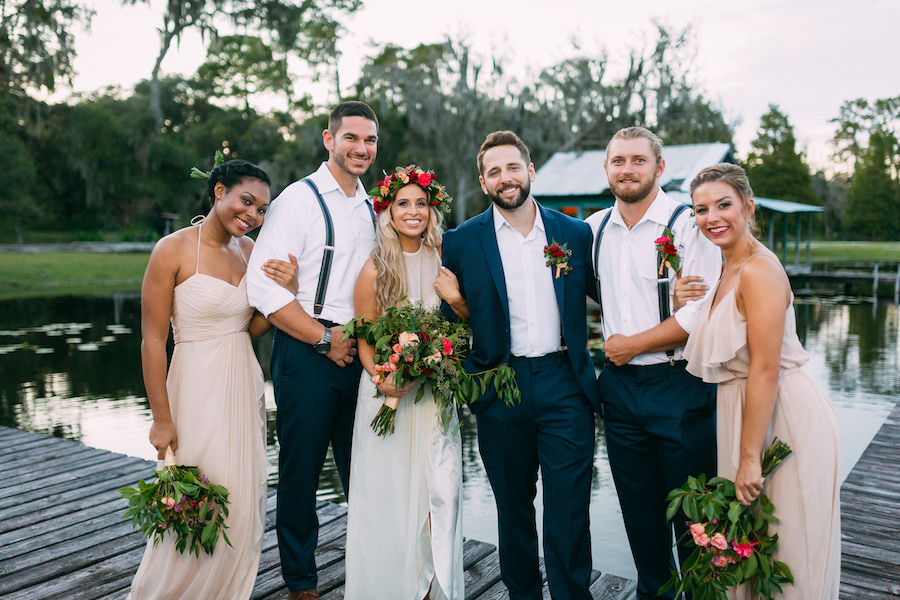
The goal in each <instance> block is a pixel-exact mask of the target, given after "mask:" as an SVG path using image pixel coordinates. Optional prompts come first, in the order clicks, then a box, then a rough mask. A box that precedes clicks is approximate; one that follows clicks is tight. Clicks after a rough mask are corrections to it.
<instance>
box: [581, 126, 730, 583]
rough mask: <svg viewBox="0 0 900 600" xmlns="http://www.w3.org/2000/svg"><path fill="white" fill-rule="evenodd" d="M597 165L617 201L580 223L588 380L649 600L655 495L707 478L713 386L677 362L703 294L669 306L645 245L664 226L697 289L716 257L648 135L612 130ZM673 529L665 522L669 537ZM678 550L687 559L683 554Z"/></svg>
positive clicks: (660, 525)
mask: <svg viewBox="0 0 900 600" xmlns="http://www.w3.org/2000/svg"><path fill="white" fill-rule="evenodd" d="M604 166H605V169H606V174H607V178H608V179H609V187H610V189H611V190H612V192H613V194H614V195H615V197H616V202H615V204H614V205H613V206H612V207H611V208H609V209H606V210H604V211H600V212H598V213H595V214H593V215H591V216H590V217H589V218H588V219H587V222H588V224H590V225H591V229H592V231H593V234H594V248H593V251H594V269H595V275H596V277H597V280H598V283H599V287H600V296H601V308H602V325H603V337H604V339H605V343H604V346H603V349H604V352H605V354H606V359H607V362H606V365H605V366H604V368H603V371H602V372H601V373H600V376H599V378H598V381H597V384H598V390H599V392H600V403H601V406H602V414H603V421H604V426H605V430H606V444H607V449H608V454H609V462H610V467H611V470H612V474H613V479H614V481H615V483H616V490H617V492H618V495H619V502H620V504H621V507H622V515H623V517H624V520H625V530H626V532H627V534H628V541H629V544H630V545H631V551H632V554H633V555H634V561H635V565H636V567H637V571H638V590H637V597H638V599H639V600H649V599H651V598H656V597H657V595H656V594H657V592H658V591H659V588H660V587H661V586H662V585H663V583H665V581H666V580H667V579H668V578H669V575H670V571H669V569H670V568H674V567H675V562H674V557H673V553H672V526H671V524H669V523H667V522H666V516H665V512H666V506H667V505H666V501H665V498H666V495H667V494H668V492H669V490H671V489H673V488H675V487H679V486H681V485H682V484H683V483H684V481H685V479H687V476H688V475H698V474H700V473H706V474H707V475H708V476H710V477H712V476H713V475H714V474H715V471H716V429H715V401H716V395H715V387H714V386H711V385H708V384H705V383H703V382H702V381H701V380H699V379H697V378H695V377H694V376H692V375H690V374H689V373H687V372H686V371H685V364H686V363H685V361H684V360H683V359H682V348H683V346H684V343H685V341H686V340H687V337H688V334H689V332H690V331H691V328H692V327H693V324H694V321H695V319H696V318H697V315H698V313H699V309H700V306H701V304H702V299H700V300H697V301H692V302H689V303H688V304H687V305H685V306H684V307H682V308H681V309H680V310H678V311H673V310H672V305H671V291H672V288H673V287H674V280H675V277H676V272H675V270H673V269H671V268H668V267H666V266H663V267H662V268H661V267H660V262H661V256H660V252H659V251H658V250H657V245H656V240H657V239H658V238H660V237H662V236H663V232H664V229H665V227H666V226H668V227H669V228H670V230H671V231H672V232H673V237H674V240H673V243H674V246H675V248H676V249H677V250H678V253H679V255H680V257H681V265H680V267H681V268H683V269H684V270H685V271H684V272H685V273H690V274H692V275H699V276H701V277H703V279H704V282H705V283H706V284H707V285H711V284H712V283H714V282H715V281H716V280H717V279H718V277H719V272H720V270H721V265H722V257H721V254H720V252H719V250H718V249H717V248H716V247H715V246H714V245H713V244H712V243H711V242H709V241H708V240H707V239H706V237H704V236H703V235H699V231H698V230H697V227H696V224H695V222H694V219H693V215H692V213H691V211H690V210H689V209H687V207H685V206H683V205H681V204H680V203H679V202H676V201H675V200H672V199H671V198H668V197H667V196H666V194H665V192H663V191H662V189H661V188H660V186H659V178H660V176H661V175H662V173H663V170H664V169H665V161H664V160H663V158H662V144H661V142H660V140H659V138H658V137H656V135H654V134H653V133H652V132H650V131H648V130H647V129H644V128H642V127H629V128H626V129H622V130H620V131H619V132H618V133H616V135H615V136H613V138H612V140H611V141H610V142H609V145H608V146H607V148H606V163H605V165H604ZM684 529H685V526H684V519H680V520H679V519H676V523H675V531H676V533H677V534H679V535H680V534H681V533H682V532H683V531H684ZM679 554H680V555H682V556H683V557H685V558H686V556H687V554H684V553H683V550H682V548H679ZM668 597H670V598H673V597H674V596H673V595H671V593H670V595H669V596H668Z"/></svg>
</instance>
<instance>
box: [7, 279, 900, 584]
mask: <svg viewBox="0 0 900 600" xmlns="http://www.w3.org/2000/svg"><path fill="white" fill-rule="evenodd" d="M795 306H796V309H797V329H798V334H799V335H800V339H801V340H802V341H803V342H804V345H805V346H806V348H807V350H808V351H809V353H810V356H811V360H810V363H809V365H808V368H809V369H810V371H811V372H812V374H813V376H814V377H815V378H816V379H817V380H818V381H819V382H820V383H821V385H822V386H823V387H824V388H826V389H827V392H828V395H829V397H830V399H831V402H832V404H833V406H834V407H835V410H836V411H837V412H838V416H839V419H840V422H841V425H842V451H841V459H842V465H841V471H842V476H844V475H846V473H847V472H849V470H850V468H852V466H853V464H854V463H855V462H856V460H857V458H858V456H859V454H860V453H861V452H862V451H863V450H864V449H865V447H866V445H867V444H868V442H869V440H870V439H871V437H872V436H873V435H874V434H875V432H876V431H877V429H878V428H879V427H880V426H881V423H882V422H883V420H884V418H885V417H886V416H887V414H888V413H889V412H890V410H891V409H892V408H893V406H894V404H895V403H896V399H897V394H898V393H900V374H898V340H900V336H898V330H900V320H898V311H897V307H896V306H894V305H888V304H877V305H873V304H868V303H862V304H861V303H858V302H855V301H852V300H842V299H839V298H838V299H835V298H830V299H824V300H809V299H798V300H797V301H796V303H795ZM139 318H140V317H139V300H138V298H137V297H135V296H115V297H109V298H81V297H79V298H54V299H46V300H33V299H32V300H15V301H5V302H0V374H2V376H0V425H5V426H9V427H16V428H19V429H24V430H28V431H36V432H42V433H47V434H50V435H53V436H57V437H64V438H68V439H72V440H76V441H80V442H82V443H84V444H87V445H90V446H95V447H98V448H104V449H108V450H112V451H114V452H121V453H124V454H129V455H132V456H139V457H142V458H147V459H152V458H154V457H155V451H154V450H153V448H152V447H151V446H150V444H149V442H148V441H147V432H148V429H149V423H150V420H151V417H150V407H149V404H148V402H147V400H146V398H145V396H144V390H143V384H142V380H141V369H140V322H139ZM594 319H596V315H594ZM597 326H598V325H597V323H596V322H592V323H591V328H592V330H596V329H597ZM254 348H255V350H256V352H257V356H258V357H259V358H260V363H261V364H262V367H263V370H264V372H265V373H266V376H267V378H268V363H269V357H270V354H271V338H270V336H264V337H263V338H261V339H259V340H255V341H254ZM266 407H267V420H268V439H267V442H268V457H269V464H270V471H269V481H270V482H271V483H275V482H276V478H277V467H276V465H277V452H278V450H277V443H276V440H275V403H274V398H273V396H272V388H271V384H268V385H267V398H266ZM464 413H465V414H464V415H463V418H462V419H461V430H462V434H463V464H464V472H463V479H464V484H463V498H464V504H463V509H464V520H463V523H464V533H465V535H466V536H467V537H471V538H476V539H480V540H484V541H488V542H492V543H496V541H497V539H496V538H497V534H496V510H495V507H494V501H493V496H492V494H491V492H490V485H489V484H488V481H487V477H486V475H485V473H484V470H483V468H482V466H481V459H480V457H479V456H478V448H477V443H476V441H475V422H474V418H473V417H472V416H471V415H469V414H468V412H466V411H464ZM597 425H598V426H597V437H596V447H597V451H596V454H595V459H594V478H593V483H592V492H591V493H592V501H591V529H592V531H591V532H592V539H593V551H594V565H595V567H596V568H598V569H600V570H601V571H604V572H609V573H615V574H618V575H622V576H627V577H633V576H634V567H633V564H632V563H631V559H630V554H629V552H628V551H627V546H626V543H625V533H624V528H623V526H622V522H621V513H620V510H619V506H618V502H617V500H616V496H615V491H614V489H613V484H612V477H611V475H610V472H609V464H608V462H607V459H606V447H605V444H604V440H603V435H602V428H601V427H600V423H599V422H598V423H597ZM319 496H320V497H321V498H322V499H327V500H334V501H343V500H344V498H343V493H342V491H341V487H340V483H339V480H338V477H337V473H336V472H335V471H334V469H333V468H331V467H328V468H326V470H325V472H324V473H323V474H322V479H321V482H320V489H319ZM540 505H541V502H540V498H539V499H538V502H537V507H538V514H540Z"/></svg>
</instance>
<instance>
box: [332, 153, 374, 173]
mask: <svg viewBox="0 0 900 600" xmlns="http://www.w3.org/2000/svg"><path fill="white" fill-rule="evenodd" d="M332 156H333V157H334V163H335V164H336V165H337V166H338V167H339V168H340V169H341V170H342V171H344V172H346V173H348V174H350V175H352V176H354V177H359V176H360V175H362V174H363V173H365V172H366V171H367V170H368V169H369V167H370V166H371V165H372V159H371V157H370V159H369V162H368V164H367V165H366V166H365V167H357V166H356V165H355V164H354V165H352V166H351V164H350V158H349V157H348V156H347V155H344V154H337V153H335V154H333V155H332ZM357 171H359V172H358V173H357Z"/></svg>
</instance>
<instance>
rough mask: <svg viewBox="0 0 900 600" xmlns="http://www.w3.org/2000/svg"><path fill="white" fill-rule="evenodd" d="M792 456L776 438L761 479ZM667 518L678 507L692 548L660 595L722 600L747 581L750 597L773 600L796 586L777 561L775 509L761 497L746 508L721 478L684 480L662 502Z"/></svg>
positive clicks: (730, 483)
mask: <svg viewBox="0 0 900 600" xmlns="http://www.w3.org/2000/svg"><path fill="white" fill-rule="evenodd" d="M791 452H792V450H791V447H790V446H788V445H787V444H785V443H784V442H782V441H780V440H779V439H778V438H775V439H774V440H772V444H771V445H770V446H769V448H768V449H767V450H766V451H765V452H764V453H763V456H762V475H763V477H767V476H768V475H769V474H770V473H771V472H772V471H773V470H774V469H775V467H777V466H778V465H779V464H781V462H782V461H783V460H784V459H785V458H787V456H788V455H789V454H790V453H791ZM666 499H667V500H668V501H669V508H668V510H667V512H666V517H667V519H668V520H670V521H671V520H672V519H673V518H674V517H675V514H676V513H677V512H678V509H679V508H681V509H682V510H684V513H685V514H686V515H687V517H688V519H690V521H689V522H688V524H689V525H690V534H691V540H689V541H688V543H692V544H693V545H694V546H696V548H695V549H694V551H693V552H692V553H691V555H690V556H689V557H688V558H687V560H685V561H684V564H683V565H681V572H680V573H678V572H677V571H673V573H672V577H671V578H670V579H669V580H668V581H667V582H666V583H665V585H663V587H662V589H660V591H659V593H660V594H662V593H663V592H665V591H667V590H669V589H671V588H673V587H674V588H675V594H676V596H680V595H681V593H682V592H688V593H690V594H691V595H692V596H693V598H694V600H726V590H727V589H728V588H733V587H736V586H738V585H740V584H743V583H746V584H748V585H750V586H752V588H753V596H754V598H765V599H767V600H772V595H773V594H776V593H781V591H782V589H781V586H782V585H783V584H791V583H793V582H794V578H793V575H792V574H791V570H790V568H789V567H788V566H787V565H786V564H785V563H783V562H780V561H777V560H775V551H776V550H777V548H778V534H777V533H776V534H772V535H769V533H768V527H769V523H770V522H772V521H776V520H777V519H776V517H775V514H774V513H775V506H774V505H773V504H772V502H771V501H770V500H769V499H768V498H767V497H766V495H765V494H762V495H760V496H759V497H758V498H757V499H756V500H754V501H753V502H751V503H750V506H744V505H743V504H741V503H740V502H738V501H737V499H736V497H735V493H734V482H733V481H731V480H728V479H725V478H724V477H713V478H712V479H710V480H709V481H708V482H707V481H706V476H705V475H700V476H699V477H696V478H695V477H688V480H687V482H686V483H685V484H684V485H683V486H681V487H680V488H676V489H674V490H672V491H671V492H669V495H668V497H667V498H666Z"/></svg>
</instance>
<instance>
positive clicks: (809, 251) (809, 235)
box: [806, 213, 813, 271]
mask: <svg viewBox="0 0 900 600" xmlns="http://www.w3.org/2000/svg"><path fill="white" fill-rule="evenodd" d="M812 221H813V218H812V213H808V219H807V220H806V268H807V269H809V270H810V271H812Z"/></svg>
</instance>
